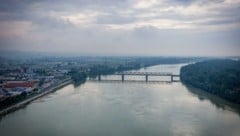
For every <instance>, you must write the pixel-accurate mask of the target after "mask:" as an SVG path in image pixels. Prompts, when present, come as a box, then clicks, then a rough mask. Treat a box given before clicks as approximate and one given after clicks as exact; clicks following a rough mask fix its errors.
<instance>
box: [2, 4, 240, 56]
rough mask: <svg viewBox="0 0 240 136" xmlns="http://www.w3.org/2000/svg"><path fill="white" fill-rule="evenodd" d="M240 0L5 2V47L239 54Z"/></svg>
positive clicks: (93, 52)
mask: <svg viewBox="0 0 240 136" xmlns="http://www.w3.org/2000/svg"><path fill="white" fill-rule="evenodd" d="M239 13H240V0H0V51H27V52H31V51H33V52H46V53H56V54H74V55H77V54H79V55H88V54H90V55H106V56H107V55H118V56H119V55H128V56H129V55H130V56H138V55H144V56H240V14H239Z"/></svg>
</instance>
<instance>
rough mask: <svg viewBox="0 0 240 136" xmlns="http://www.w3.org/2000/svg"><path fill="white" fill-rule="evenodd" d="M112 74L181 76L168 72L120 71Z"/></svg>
mask: <svg viewBox="0 0 240 136" xmlns="http://www.w3.org/2000/svg"><path fill="white" fill-rule="evenodd" d="M112 75H139V76H144V75H148V76H179V75H174V74H172V73H168V72H118V73H114V74H112Z"/></svg>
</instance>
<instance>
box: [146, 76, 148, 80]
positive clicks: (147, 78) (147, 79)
mask: <svg viewBox="0 0 240 136" xmlns="http://www.w3.org/2000/svg"><path fill="white" fill-rule="evenodd" d="M146 82H148V74H146Z"/></svg>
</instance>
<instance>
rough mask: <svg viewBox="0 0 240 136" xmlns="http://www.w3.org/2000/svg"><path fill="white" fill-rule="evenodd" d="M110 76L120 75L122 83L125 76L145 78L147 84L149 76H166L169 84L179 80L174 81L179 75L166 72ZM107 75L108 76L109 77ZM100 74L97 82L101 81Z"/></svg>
mask: <svg viewBox="0 0 240 136" xmlns="http://www.w3.org/2000/svg"><path fill="white" fill-rule="evenodd" d="M110 75H120V76H121V77H122V81H124V80H125V79H124V77H125V76H145V81H146V82H148V81H149V80H148V77H149V76H168V77H171V82H176V81H179V80H174V77H180V75H175V74H172V73H168V72H117V73H114V74H110ZM110 75H109V76H110ZM101 80H102V79H101V74H99V75H98V81H101Z"/></svg>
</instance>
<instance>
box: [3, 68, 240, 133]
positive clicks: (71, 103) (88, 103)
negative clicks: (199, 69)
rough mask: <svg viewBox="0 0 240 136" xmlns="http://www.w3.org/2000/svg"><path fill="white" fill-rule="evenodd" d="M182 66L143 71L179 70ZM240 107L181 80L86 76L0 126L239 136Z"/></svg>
mask: <svg viewBox="0 0 240 136" xmlns="http://www.w3.org/2000/svg"><path fill="white" fill-rule="evenodd" d="M180 67H181V65H161V66H154V67H150V68H147V69H145V71H155V72H161V71H163V72H167V71H166V70H168V71H170V70H172V71H173V72H174V71H175V72H176V73H177V71H179V68H180ZM140 71H144V69H141V70H140ZM219 105H220V106H219ZM238 109H239V108H237V107H234V106H232V105H229V103H227V102H225V101H223V100H221V99H219V98H217V97H214V96H211V95H209V94H206V93H204V92H202V91H198V90H196V89H194V88H190V87H186V86H185V85H183V84H182V83H181V82H174V83H169V82H148V83H146V82H140V81H138V82H119V81H117V82H116V81H111V82H109V81H108V82H102V81H101V82H92V81H87V82H86V83H84V84H83V85H81V86H77V87H74V85H68V86H66V87H64V88H62V89H60V90H59V91H56V92H55V93H53V94H50V95H48V96H47V97H43V98H41V99H39V100H37V101H35V102H33V103H31V104H30V105H28V106H27V107H26V108H24V109H21V110H18V111H16V112H14V113H12V114H9V115H8V116H6V117H4V118H3V119H2V120H1V121H0V131H1V135H6V136H15V135H24V136H28V135H29V136H30V135H34V136H42V135H49V136H55V135H56V136H57V135H66V136H79V135H84V136H95V135H98V136H99V135H100V136H106V135H114V136H134V135H137V136H145V135H151V136H155V135H156V136H159V135H164V136H172V135H183V136H185V135H194V136H195V135H196V136H205V135H215V136H224V135H233V136H234V135H235V136H238V135H239V133H240V117H239V111H238ZM13 130H14V131H13Z"/></svg>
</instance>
